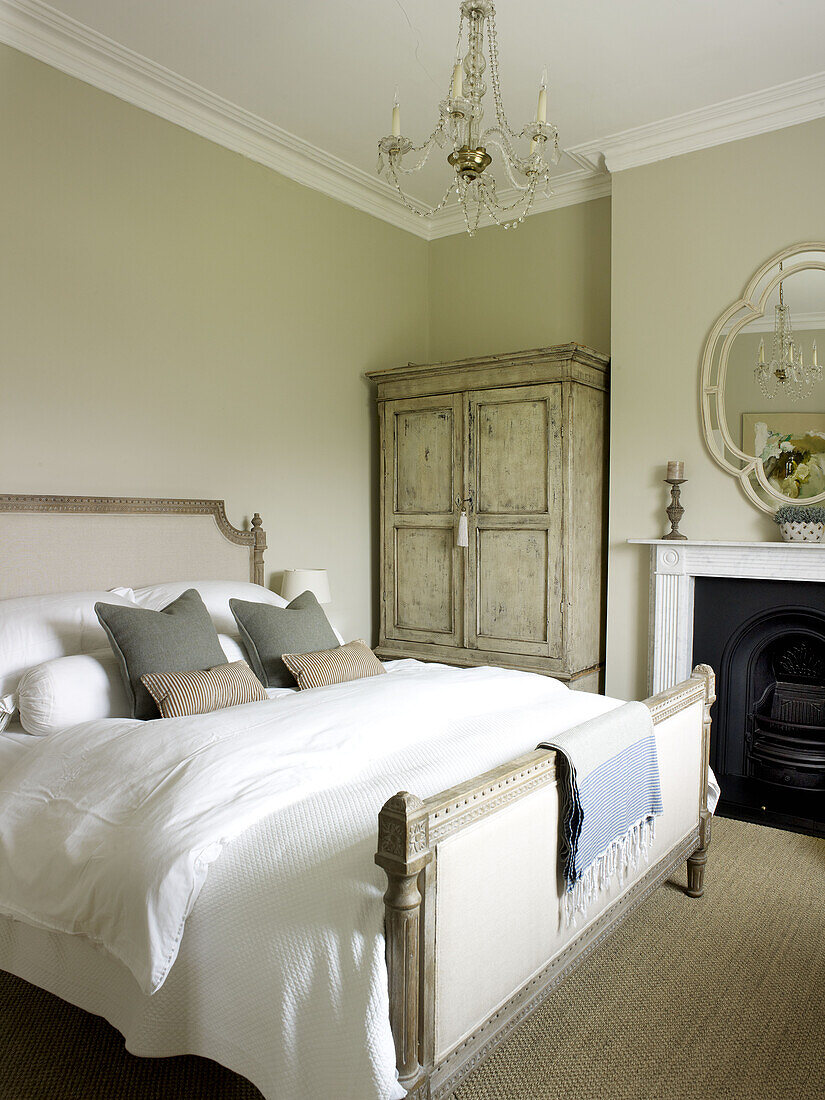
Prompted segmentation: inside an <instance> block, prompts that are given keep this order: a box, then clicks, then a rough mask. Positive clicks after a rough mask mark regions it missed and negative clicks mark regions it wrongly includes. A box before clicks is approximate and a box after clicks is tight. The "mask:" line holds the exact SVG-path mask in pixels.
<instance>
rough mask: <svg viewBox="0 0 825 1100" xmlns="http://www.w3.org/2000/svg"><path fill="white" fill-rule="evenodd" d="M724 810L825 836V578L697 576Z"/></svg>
mask: <svg viewBox="0 0 825 1100" xmlns="http://www.w3.org/2000/svg"><path fill="white" fill-rule="evenodd" d="M693 660H694V664H696V663H698V662H705V663H707V664H709V665H711V667H712V668H714V669H716V671H717V701H716V704H715V706H714V709H713V712H712V716H713V728H712V734H711V760H712V764H713V767H714V771H715V772H716V774H717V777H718V778H719V780H720V783H721V786H722V801H721V803H720V812H721V813H723V814H727V815H728V816H732V817H739V818H743V819H745V820H750V821H760V822H764V823H767V824H774V825H778V826H783V827H786V828H791V829H800V830H804V831H805V832H813V833H817V834H819V835H825V585H820V584H813V583H803V582H794V581H761V580H746V579H742V580H740V579H729V578H715V577H714V578H697V580H696V587H695V592H694V639H693Z"/></svg>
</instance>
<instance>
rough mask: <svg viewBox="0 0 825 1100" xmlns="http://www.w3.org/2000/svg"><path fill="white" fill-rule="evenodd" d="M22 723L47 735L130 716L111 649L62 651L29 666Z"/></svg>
mask: <svg viewBox="0 0 825 1100" xmlns="http://www.w3.org/2000/svg"><path fill="white" fill-rule="evenodd" d="M17 702H18V706H19V708H20V724H21V725H22V727H23V729H24V730H25V731H26V733H31V734H34V735H35V736H37V737H45V736H46V735H47V734H49V733H54V732H55V731H56V730H61V729H66V727H67V726H74V725H75V724H76V723H78V722H92V721H94V720H95V719H96V718H130V717H131V714H132V707H131V703H130V701H129V698H128V696H127V694H126V688H125V687H124V685H123V677H122V676H121V673H120V665H119V663H118V660H117V658H116V657H115V655H114V653H112V651H111V649H109V650H100V651H99V652H97V653H88V654H86V653H84V654H79V655H77V656H74V657H58V658H57V659H56V660H54V661H46V662H44V663H43V664H41V665H35V666H34V668H30V669H29V670H28V671H27V672H26V673H25V675H24V676H22V677H21V680H20V683H19V684H18V687H17Z"/></svg>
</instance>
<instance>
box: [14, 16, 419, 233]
mask: <svg viewBox="0 0 825 1100" xmlns="http://www.w3.org/2000/svg"><path fill="white" fill-rule="evenodd" d="M0 42H4V43H6V44H7V45H9V46H13V47H14V48H15V49H18V50H21V51H23V52H24V53H27V54H29V55H30V56H31V57H34V58H36V59H37V60H38V61H44V62H45V63H46V64H47V65H51V66H52V67H53V68H55V69H60V70H61V71H62V72H64V73H68V75H69V76H74V77H77V78H78V79H80V80H82V81H84V82H85V83H87V84H91V85H93V86H94V87H96V88H100V89H101V90H102V91H105V92H109V93H111V94H112V95H114V96H116V97H117V98H118V99H122V100H125V101H126V102H127V103H131V104H133V105H134V106H136V107H141V108H142V109H143V110H146V111H149V112H151V113H152V114H154V115H158V116H159V117H161V118H164V119H166V120H167V121H168V122H174V123H175V124H176V125H178V126H182V127H183V128H184V129H186V130H190V131H191V132H192V133H195V134H198V135H200V136H201V137H205V138H208V139H209V140H210V141H213V142H216V143H217V144H218V145H222V146H224V147H225V148H227V149H231V150H232V151H233V152H235V153H241V154H242V155H243V156H245V157H248V158H249V159H250V160H254V161H257V162H258V163H259V164H263V165H265V166H266V167H267V168H273V169H274V170H275V171H276V172H280V173H281V174H282V175H284V176H287V177H289V179H291V180H294V181H295V182H296V183H300V184H303V185H304V186H305V187H310V188H312V189H313V190H315V191H321V192H322V193H323V194H325V195H328V196H330V197H331V198H333V199H338V200H340V201H341V202H344V203H346V204H347V205H348V206H354V207H355V208H356V209H358V210H362V211H364V212H365V213H367V214H372V215H374V216H375V217H377V218H381V219H382V220H383V221H386V222H389V223H390V224H391V225H394V226H397V227H398V228H399V229H406V230H408V231H409V232H412V233H415V234H416V235H417V236H419V237H424V238H427V237H429V227H428V226H427V225H426V223H425V221H424V219H423V218H419V217H418V216H417V215H415V214H413V213H411V212H410V211H409V210H407V209H406V208H405V207H404V206H402V204H401V203H400V202H399V201H398V198H397V196H396V195H395V193H394V192H393V191H392V190H391V188H390V187H388V186H387V185H386V184H384V183H381V182H380V181H379V180H378V178H377V177H373V176H371V175H369V174H368V173H367V172H364V171H362V170H361V169H360V168H356V167H355V166H354V165H352V164H348V163H347V162H346V161H343V160H340V159H339V158H337V157H334V156H332V155H331V154H329V153H326V152H324V150H322V149H319V148H317V147H316V146H314V145H311V144H310V143H309V142H308V141H304V140H303V139H302V138H299V137H297V136H296V135H295V134H291V133H289V131H287V130H283V129H281V127H280V126H276V125H274V124H273V123H271V122H267V121H266V119H263V118H260V117H259V116H258V115H254V114H252V112H251V111H246V110H244V109H243V108H242V107H238V106H236V105H235V104H233V103H230V102H228V101H227V100H225V99H222V98H221V97H220V96H217V95H214V94H213V93H212V92H210V91H208V89H206V88H202V87H201V86H200V85H199V84H195V83H194V82H193V81H191V80H187V79H186V78H185V77H182V76H179V75H178V74H177V73H174V72H172V71H171V70H169V69H166V68H164V67H163V66H162V65H158V64H157V63H156V62H154V61H151V60H150V59H149V58H146V57H143V56H142V55H141V54H138V53H135V52H134V51H133V50H130V49H128V48H126V47H125V46H121V45H120V44H119V43H118V42H115V41H113V40H112V39H111V38H107V37H106V36H105V35H102V34H99V33H98V32H97V31H95V30H92V29H91V28H90V27H87V26H85V25H84V24H83V23H79V22H77V20H75V19H71V18H70V17H69V16H67V15H64V14H63V13H62V12H59V11H56V10H55V9H54V8H51V7H49V5H48V4H44V3H42V2H41V0H0Z"/></svg>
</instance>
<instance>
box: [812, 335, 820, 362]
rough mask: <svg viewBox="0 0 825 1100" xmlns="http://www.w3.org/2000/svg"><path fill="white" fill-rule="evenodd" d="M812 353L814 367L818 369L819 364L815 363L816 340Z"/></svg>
mask: <svg viewBox="0 0 825 1100" xmlns="http://www.w3.org/2000/svg"><path fill="white" fill-rule="evenodd" d="M813 353H814V366H815V367H818V366H819V363H817V361H816V340H814V346H813Z"/></svg>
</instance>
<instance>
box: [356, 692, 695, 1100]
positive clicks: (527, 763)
mask: <svg viewBox="0 0 825 1100" xmlns="http://www.w3.org/2000/svg"><path fill="white" fill-rule="evenodd" d="M710 677H712V673H711V674H710V676H709V677H706V676H705V674H704V673H699V672H698V670H697V674H696V676H695V678H692V679H691V680H689V681H686V682H685V683H684V684H681V685H679V687H678V688H674V689H673V690H672V691H671V692H668V693H664V695H663V696H659V697H656V698H654V699H652V700H648V701H647V702H648V705H649V706H650V708H651V710H652V712H653V717H654V723H655V727H654V728H655V735H656V742H657V749H658V754H659V770H660V779H661V787H662V801H663V805H664V813H663V815H662V816H661V817H660V818H658V819H657V822H656V838H655V842H654V845H653V847H652V848H651V850H650V852H649V853H648V859H647V861H645V862H642V863H641V864H640V866H639V867H638V868H637V870H636V871H635V872H634V873H633V874H632V875H631V876H630V877H629V878H626V879H625V880H624V882H620V881H619V880H618V879H616V880H614V882H613V883H612V885H611V887H610V889H608V890H605V891H604V892H603V893H602V894H601V895H600V896H599V897H598V899H597V900H596V902H595V903H594V904H593V905H592V906H591V908H590V910H589V911H588V914H587V918H586V920H584V921H580V922H579V925H578V927H569V926H567V924H566V922H565V921H564V920H563V918H562V917H561V905H560V899H561V896H562V892H563V882H562V880H561V879H560V876H559V868H558V851H559V845H558V827H559V794H558V788H557V783H556V775H555V754H554V753H553V752H552V751H546V750H541V751H537V752H535V753H529V754H527V755H525V756H523V757H521V758H519V759H518V760H515V761H512V762H511V763H510V764H508V765H505V766H503V767H501V768H499V769H496V770H495V771H493V772H490V773H488V774H487V775H485V776H480V777H478V778H477V779H476V780H472V781H470V782H469V783H466V784H463V785H462V786H460V787H457V788H454V789H453V790H451V791H447V792H444V794H442V795H437V796H435V797H434V798H431V799H428V800H427V801H426V802H420V800H418V799H413V796H409V795H408V796H405V806H404V810H403V812H401V813H400V814H399V807H398V805H397V804H396V807H395V812H396V814H399V817H400V818H403V819H404V820H403V822H399V820H398V818H397V819H396V824H400V828H401V833H402V835H406V836H407V837H408V840H409V841H410V842H411V843H412V849H415V850H414V851H413V850H412V849H407V851H408V853H409V855H410V856H412V857H413V858H412V860H411V861H410V860H407V857H406V855H405V856H404V857H403V858H402V857H401V856H400V847H398V848H397V851H398V853H399V855H398V856H397V857H395V858H394V859H393V857H391V856H389V855H388V854H387V853H386V852H385V853H383V854H382V852H381V850H380V842H379V854H378V856H377V860H378V862H379V863H380V864H381V865H382V866H384V867H385V869H386V870H387V873H388V877H389V888H388V891H387V895H386V903H387V914H388V924H387V934H388V962H389V969H390V995H391V1012H392V1015H393V1030H394V1033H395V1034H396V1042H397V1045H398V1039H399V1035H400V1034H402V1033H403V1035H404V1039H403V1042H402V1048H403V1055H404V1057H403V1059H402V1058H399V1073H400V1074H401V1079H402V1084H404V1086H405V1087H406V1088H408V1089H410V1090H411V1092H412V1093H413V1094H414V1095H418V1096H421V1097H425V1096H430V1097H432V1100H438V1098H439V1097H442V1096H447V1095H449V1093H450V1092H452V1091H453V1090H454V1089H455V1088H456V1086H457V1085H458V1084H459V1083H460V1081H461V1079H462V1078H463V1077H464V1076H465V1074H466V1073H468V1072H469V1071H470V1070H471V1069H472V1068H474V1066H475V1065H477V1064H478V1062H479V1061H481V1060H482V1059H483V1058H484V1057H486V1056H487V1055H488V1054H489V1053H490V1051H491V1050H493V1049H494V1048H495V1046H496V1045H497V1044H498V1043H499V1042H500V1041H501V1040H502V1039H503V1038H504V1037H505V1036H506V1035H507V1034H508V1032H509V1031H510V1030H511V1029H512V1028H513V1027H514V1026H515V1025H516V1024H517V1023H518V1022H519V1021H520V1020H522V1019H523V1018H524V1017H525V1016H526V1015H527V1014H529V1012H531V1011H532V1010H533V1009H534V1008H535V1007H536V1006H537V1005H538V1004H539V1003H540V1002H541V1000H542V999H543V998H544V996H546V995H547V993H548V992H549V991H550V990H551V989H552V988H553V987H554V986H555V985H557V984H558V983H559V982H560V981H561V980H562V979H563V978H564V976H565V975H566V974H567V973H569V971H570V970H572V969H573V967H574V966H575V965H576V964H577V963H578V962H580V961H581V959H582V958H584V957H585V956H586V955H587V954H589V953H590V952H591V951H592V950H593V949H594V948H595V947H596V946H597V944H598V943H599V942H600V941H601V940H602V939H604V938H605V936H606V935H608V934H609V932H610V931H611V930H612V929H613V928H615V927H616V926H617V924H618V923H619V922H620V921H621V920H622V919H624V917H625V916H626V915H627V914H628V913H629V912H631V911H632V910H633V909H634V908H635V907H636V906H637V905H638V904H639V903H640V902H641V901H642V900H643V898H644V897H645V896H646V895H647V894H648V893H650V891H651V890H652V889H654V888H655V886H656V885H658V883H659V882H661V881H662V880H663V879H665V878H666V877H667V876H668V875H669V874H670V873H671V871H672V870H673V868H674V867H675V866H676V865H677V864H678V863H679V862H681V861H682V860H684V859H685V858H686V857H688V856H689V855H691V854H692V853H693V852H695V850H696V849H697V847H698V846H699V845H700V837H701V836H704V832H703V831H702V832H701V834H700V830H701V829H702V824H703V822H702V816H701V814H700V811H702V810H703V809H704V799H705V796H706V770H707V742H708V736H709V725H708V723H709V719H708V714H707V711H708V707H709V703H708V700H709V699H710V698H711V696H712V681H711V678H710ZM393 801H395V800H393ZM390 806H391V804H388V806H387V807H385V811H382V827H383V828H384V829H386V828H387V826H388V818H387V817H386V816H385V815H386V814H387V812H388V811H389V810H390ZM395 835H396V836H398V835H399V834H398V830H397V829H396V833H395ZM405 860H406V867H404V868H402V866H401V865H402V863H404V861H405ZM403 872H406V873H403ZM402 887H403V888H402ZM401 926H403V929H404V932H403V951H402V952H401V953H400V955H399V952H398V946H399V944H398V939H397V936H398V931H399V928H400V927H401ZM401 956H403V961H402V958H401ZM402 968H403V972H404V976H403V979H402V978H401V969H402ZM416 976H417V977H418V980H417V981H416V980H415V979H416ZM402 1021H403V1023H402ZM416 1048H417V1049H416Z"/></svg>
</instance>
